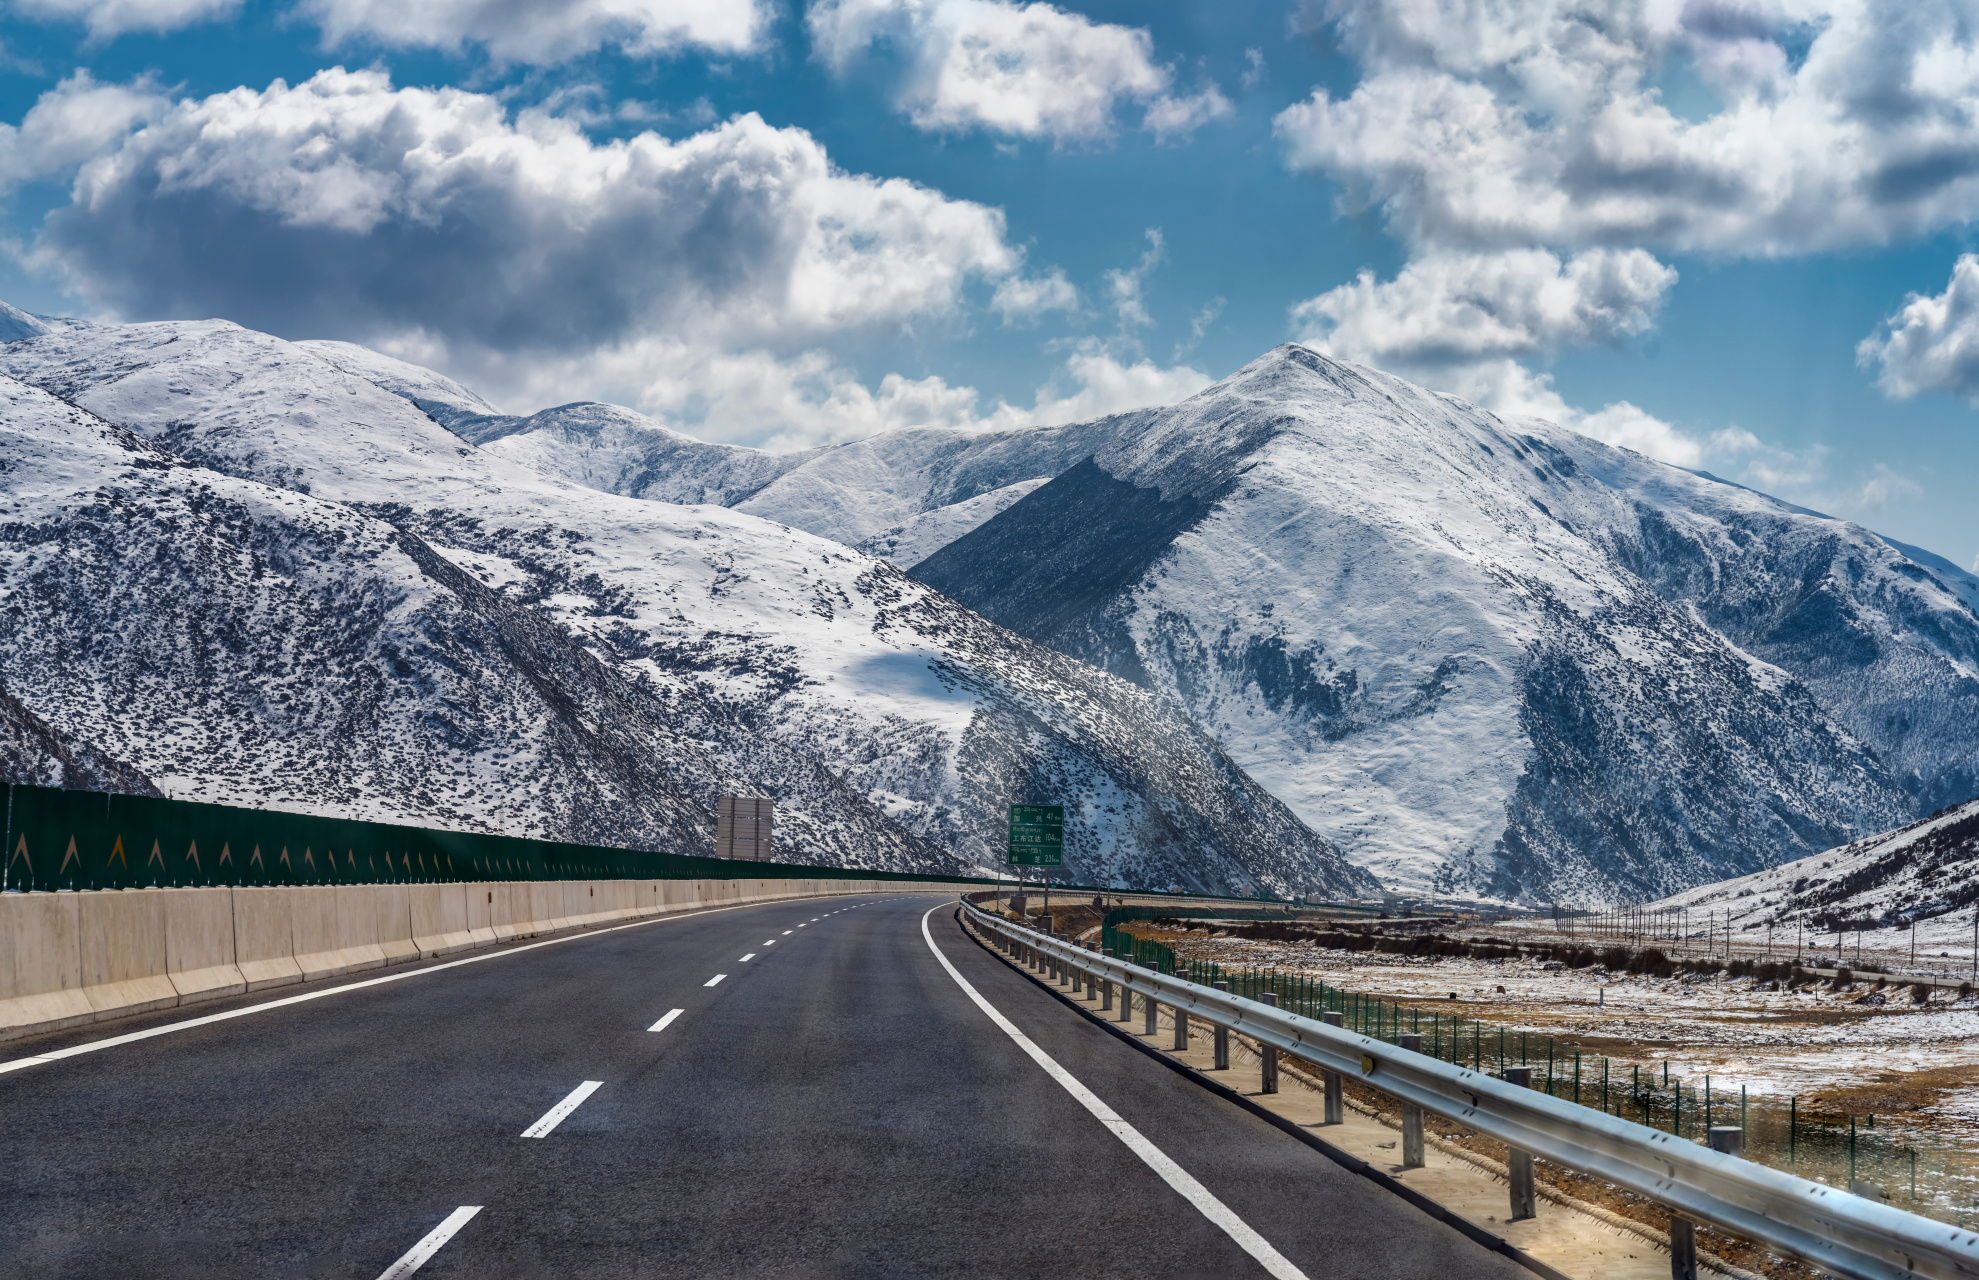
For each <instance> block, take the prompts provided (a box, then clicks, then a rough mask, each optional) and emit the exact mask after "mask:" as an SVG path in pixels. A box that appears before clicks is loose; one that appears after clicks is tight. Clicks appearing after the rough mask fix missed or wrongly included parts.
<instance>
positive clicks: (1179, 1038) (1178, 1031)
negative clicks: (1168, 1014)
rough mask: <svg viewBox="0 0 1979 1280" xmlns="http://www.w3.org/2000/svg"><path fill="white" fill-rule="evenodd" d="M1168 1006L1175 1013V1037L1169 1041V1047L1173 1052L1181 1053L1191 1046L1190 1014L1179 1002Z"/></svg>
mask: <svg viewBox="0 0 1979 1280" xmlns="http://www.w3.org/2000/svg"><path fill="white" fill-rule="evenodd" d="M1168 1007H1169V1008H1170V1009H1171V1010H1173V1011H1174V1013H1175V1038H1174V1039H1173V1040H1171V1041H1169V1044H1168V1047H1169V1049H1170V1050H1171V1051H1172V1052H1175V1053H1181V1052H1183V1051H1185V1050H1186V1049H1187V1048H1188V1047H1189V1015H1188V1014H1187V1013H1186V1012H1184V1011H1183V1009H1182V1006H1181V1005H1179V1004H1171V1005H1169V1006H1168Z"/></svg>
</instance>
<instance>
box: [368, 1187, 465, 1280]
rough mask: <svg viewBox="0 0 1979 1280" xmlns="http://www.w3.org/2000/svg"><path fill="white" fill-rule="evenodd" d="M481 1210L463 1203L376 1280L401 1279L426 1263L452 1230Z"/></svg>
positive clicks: (451, 1233) (452, 1235)
mask: <svg viewBox="0 0 1979 1280" xmlns="http://www.w3.org/2000/svg"><path fill="white" fill-rule="evenodd" d="M479 1212H481V1206H480V1205H478V1204H464V1205H462V1206H461V1207H460V1208H458V1209H455V1210H454V1211H453V1212H452V1213H450V1214H448V1215H447V1216H446V1218H445V1219H444V1220H442V1221H441V1223H440V1225H439V1226H437V1227H434V1228H433V1229H432V1230H431V1231H428V1232H427V1233H426V1235H425V1237H424V1238H423V1239H421V1240H420V1242H419V1243H418V1244H416V1245H414V1246H412V1248H410V1249H408V1250H406V1251H405V1256H404V1257H402V1258H400V1259H399V1260H398V1261H397V1262H394V1263H393V1264H392V1265H391V1266H389V1267H386V1268H385V1272H384V1274H383V1275H381V1276H379V1277H378V1280H402V1278H403V1277H405V1276H409V1275H411V1274H412V1273H413V1272H415V1271H417V1270H419V1268H421V1267H423V1266H425V1265H426V1262H427V1259H429V1258H431V1257H432V1256H433V1255H434V1254H436V1253H438V1252H439V1251H440V1246H441V1245H443V1244H445V1243H446V1242H447V1241H449V1240H451V1239H453V1238H454V1232H456V1231H459V1230H460V1229H461V1228H462V1227H464V1226H466V1225H467V1221H468V1219H470V1218H472V1217H473V1216H474V1215H475V1214H477V1213H479Z"/></svg>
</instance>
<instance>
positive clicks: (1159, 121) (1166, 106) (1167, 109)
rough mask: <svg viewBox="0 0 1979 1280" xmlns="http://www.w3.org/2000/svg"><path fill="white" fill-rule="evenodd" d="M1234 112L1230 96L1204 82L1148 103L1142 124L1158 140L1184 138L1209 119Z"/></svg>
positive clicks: (1217, 118) (1222, 116)
mask: <svg viewBox="0 0 1979 1280" xmlns="http://www.w3.org/2000/svg"><path fill="white" fill-rule="evenodd" d="M1235 113H1236V108H1235V107H1232V106H1231V105H1230V99H1228V98H1226V97H1224V96H1223V91H1222V90H1220V89H1218V88H1217V87H1216V86H1215V85H1213V84H1211V85H1204V86H1203V87H1202V88H1201V89H1200V90H1198V91H1197V92H1195V93H1192V94H1188V95H1186V96H1183V97H1179V98H1178V97H1160V98H1156V99H1155V100H1154V101H1153V102H1150V103H1149V104H1148V110H1147V115H1146V116H1144V117H1142V120H1141V127H1142V128H1144V129H1146V130H1147V131H1148V132H1149V133H1152V134H1153V135H1154V140H1155V141H1156V142H1157V143H1168V142H1173V141H1176V140H1177V139H1183V140H1186V139H1188V138H1190V137H1193V136H1194V135H1195V132H1196V130H1198V129H1200V128H1202V127H1203V126H1204V125H1206V124H1208V123H1209V122H1210V121H1212V120H1227V119H1228V118H1230V116H1232V115H1234V114H1235Z"/></svg>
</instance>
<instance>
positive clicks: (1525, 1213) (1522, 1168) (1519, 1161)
mask: <svg viewBox="0 0 1979 1280" xmlns="http://www.w3.org/2000/svg"><path fill="white" fill-rule="evenodd" d="M1505 1083H1506V1084H1515V1085H1517V1086H1519V1088H1521V1089H1530V1088H1532V1068H1531V1067H1506V1068H1505ZM1505 1172H1506V1173H1507V1174H1508V1175H1510V1179H1511V1183H1512V1221H1513V1222H1517V1221H1519V1220H1520V1219H1522V1218H1535V1217H1538V1216H1539V1204H1538V1200H1537V1199H1536V1198H1535V1197H1534V1195H1533V1192H1532V1153H1531V1152H1530V1151H1521V1150H1519V1149H1518V1148H1517V1147H1506V1148H1505ZM1695 1265H1696V1264H1695V1263H1693V1264H1692V1266H1693V1267H1694V1266H1695Z"/></svg>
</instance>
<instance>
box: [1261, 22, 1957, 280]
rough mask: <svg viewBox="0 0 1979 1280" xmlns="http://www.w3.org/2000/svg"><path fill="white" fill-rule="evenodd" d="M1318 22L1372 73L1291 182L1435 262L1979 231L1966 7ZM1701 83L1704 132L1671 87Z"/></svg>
mask: <svg viewBox="0 0 1979 1280" xmlns="http://www.w3.org/2000/svg"><path fill="white" fill-rule="evenodd" d="M1311 17H1312V19H1313V20H1315V21H1322V22H1330V23H1332V24H1334V25H1335V27H1336V28H1337V30H1338V32H1339V36H1340V39H1341V41H1342V43H1343V45H1344V47H1345V48H1346V50H1347V52H1348V53H1349V54H1350V55H1351V56H1352V57H1353V58H1354V59H1355V60H1356V62H1357V63H1358V65H1359V66H1360V67H1361V68H1362V71H1363V74H1362V78H1361V80H1360V82H1359V84H1358V85H1357V86H1356V87H1355V88H1354V90H1353V92H1352V93H1351V94H1349V95H1348V96H1346V97H1344V98H1335V97H1334V96H1332V95H1331V94H1330V93H1328V92H1327V91H1326V90H1323V89H1322V90H1319V91H1316V92H1315V93H1314V94H1313V95H1312V96H1311V97H1310V98H1309V99H1307V100H1306V101H1304V102H1302V103H1299V104H1296V105H1294V106H1292V107H1290V108H1288V109H1286V110H1285V111H1284V112H1282V113H1281V114H1280V115H1279V116H1278V118H1277V121H1276V129H1277V133H1278V135H1279V137H1280V139H1281V140H1282V142H1283V144H1284V145H1285V147H1286V151H1287V155H1288V157H1289V160H1290V162H1291V163H1292V164H1293V165H1294V166H1295V167H1297V168H1301V169H1310V170H1317V171H1323V172H1325V173H1327V174H1329V175H1331V176H1333V177H1334V178H1336V179H1338V180H1339V181H1340V182H1341V183H1343V184H1344V186H1345V188H1346V190H1347V202H1348V204H1349V206H1350V207H1351V206H1362V207H1376V208H1378V209H1379V210H1380V211H1381V212H1382V214H1383V215H1384V216H1385V217H1386V219H1387V220H1388V222H1389V224H1390V225H1391V226H1392V227H1393V228H1394V229H1395V230H1396V231H1397V232H1398V233H1399V234H1401V235H1402V236H1403V237H1404V238H1405V239H1406V240H1408V241H1409V242H1410V243H1411V244H1412V245H1414V246H1417V247H1429V246H1450V247H1464V248H1494V247H1495V248H1522V247H1525V246H1528V245H1533V244H1542V245H1549V246H1556V247H1577V246H1595V245H1614V244H1639V245H1645V246H1648V245H1658V246H1665V247H1669V248H1674V249H1685V250H1711V251H1722V252H1731V253H1741V254H1779V253H1798V252H1808V251H1815V250H1821V249H1828V248H1834V247H1839V246H1848V245H1861V244H1878V243H1883V242H1887V241H1890V240H1893V239H1896V238H1900V237H1905V236H1911V235H1915V234H1919V233H1922V232H1926V231H1930V230H1932V229H1935V228H1941V227H1946V226H1951V225H1956V224H1959V223H1962V222H1965V221H1967V220H1968V219H1970V218H1972V217H1973V216H1974V215H1975V214H1979V24H1975V23H1974V22H1972V21H1971V19H1970V15H1968V14H1967V13H1966V12H1965V7H1964V6H1963V5H1958V4H1942V5H1917V4H1912V3H1907V2H1905V0H1826V2H1819V0H1817V2H1814V3H1796V2H1794V0H1690V2H1689V3H1683V4H1678V3H1671V2H1669V0H1594V2H1593V3H1588V2H1587V0H1497V2H1493V3H1484V2H1483V0H1415V2H1413V3H1409V4H1393V3H1387V2H1385V0H1330V2H1327V3H1320V4H1316V5H1314V6H1313V7H1312V13H1311ZM1803 47H1804V50H1805V52H1804V54H1801V53H1800V50H1801V49H1802V48H1803ZM1682 67H1687V68H1689V69H1690V70H1691V71H1693V72H1694V73H1695V74H1696V75H1697V76H1698V77H1699V78H1700V79H1701V80H1702V81H1703V82H1704V83H1705V84H1706V85H1707V86H1708V87H1709V89H1710V90H1711V91H1712V93H1714V94H1715V95H1716V97H1717V99H1718V102H1717V104H1716V109H1715V110H1712V111H1710V112H1709V113H1708V114H1707V115H1705V116H1704V117H1703V118H1702V119H1696V120H1692V119H1686V118H1683V117H1682V116H1679V115H1678V114H1676V113H1675V112H1673V111H1672V110H1671V109H1670V108H1669V107H1668V106H1667V105H1666V104H1665V102H1664V100H1663V98H1662V95H1661V93H1660V92H1659V90H1658V88H1657V87H1656V86H1657V82H1658V78H1659V77H1661V76H1662V75H1663V74H1664V73H1665V72H1666V71H1669V70H1671V69H1673V68H1682Z"/></svg>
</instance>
